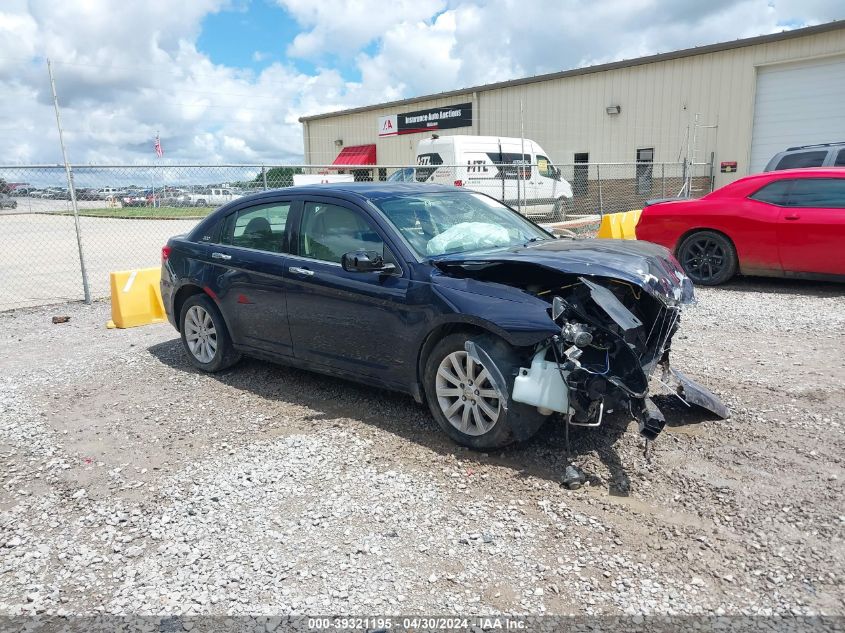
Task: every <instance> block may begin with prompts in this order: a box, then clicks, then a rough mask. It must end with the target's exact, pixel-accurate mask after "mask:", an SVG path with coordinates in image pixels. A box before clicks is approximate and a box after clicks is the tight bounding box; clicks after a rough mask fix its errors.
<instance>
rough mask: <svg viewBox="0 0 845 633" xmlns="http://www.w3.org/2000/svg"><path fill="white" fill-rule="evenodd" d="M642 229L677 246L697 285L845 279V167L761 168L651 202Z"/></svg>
mask: <svg viewBox="0 0 845 633" xmlns="http://www.w3.org/2000/svg"><path fill="white" fill-rule="evenodd" d="M636 234H637V238H638V239H641V240H648V241H650V242H655V243H657V244H662V245H663V246H665V247H666V248H668V249H670V250H671V251H673V252H674V253H675V254H676V255H677V257H678V259H679V260H680V262H681V265H682V266H683V267H684V270H685V271H686V273H687V274H688V275H689V276H690V278H691V279H692V280H693V282H695V283H697V284H703V285H708V286H714V285H717V284H721V283H724V282H726V281H728V280H729V279H731V278H732V277H733V276H734V275H735V274H736V273H741V274H743V275H765V276H774V277H800V278H813V279H834V280H837V279H839V280H845V249H843V244H845V169H843V168H813V169H790V170H784V171H773V172H768V173H762V174H755V175H753V176H747V177H745V178H741V179H739V180H737V181H735V182H733V183H731V184H729V185H726V186H725V187H722V188H721V189H717V190H716V191H714V192H713V193H710V194H708V195H706V196H704V197H703V198H699V199H698V200H681V201H672V202H661V203H657V204H647V205H646V207H645V208H644V209H643V212H642V215H641V216H640V220H639V222H638V224H637V228H636Z"/></svg>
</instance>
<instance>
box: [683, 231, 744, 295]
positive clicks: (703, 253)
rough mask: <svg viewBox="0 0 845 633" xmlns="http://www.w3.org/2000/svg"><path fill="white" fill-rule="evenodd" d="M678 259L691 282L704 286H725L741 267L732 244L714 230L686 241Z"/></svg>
mask: <svg viewBox="0 0 845 633" xmlns="http://www.w3.org/2000/svg"><path fill="white" fill-rule="evenodd" d="M678 260H679V261H680V263H681V266H683V268H684V271H686V273H687V275H689V278H690V279H692V282H693V283H694V284H698V285H701V286H718V285H719V284H723V283H725V282H726V281H728V280H729V279H730V278H731V277H733V276H734V275H735V274H736V270H737V267H738V265H739V261H738V259H737V256H736V248H735V247H734V245H733V243H732V242H731V241H730V240H729V239H728V238H727V237H726V236H724V235H722V234H721V233H716V232H715V231H697V232H695V233H693V234H691V235H688V236H687V237H686V238H684V241H683V242H681V245H680V247H678Z"/></svg>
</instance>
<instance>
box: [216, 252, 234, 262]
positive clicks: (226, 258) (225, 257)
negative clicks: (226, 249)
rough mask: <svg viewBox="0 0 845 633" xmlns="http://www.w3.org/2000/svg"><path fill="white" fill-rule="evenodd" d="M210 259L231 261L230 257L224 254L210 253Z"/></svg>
mask: <svg viewBox="0 0 845 633" xmlns="http://www.w3.org/2000/svg"><path fill="white" fill-rule="evenodd" d="M211 259H224V260H227V261H228V260H230V259H232V256H231V255H227V254H226V253H212V254H211Z"/></svg>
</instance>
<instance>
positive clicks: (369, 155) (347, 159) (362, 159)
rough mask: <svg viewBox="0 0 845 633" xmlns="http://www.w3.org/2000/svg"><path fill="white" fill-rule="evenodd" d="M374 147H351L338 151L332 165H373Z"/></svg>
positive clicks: (374, 157)
mask: <svg viewBox="0 0 845 633" xmlns="http://www.w3.org/2000/svg"><path fill="white" fill-rule="evenodd" d="M375 164H376V146H375V145H351V146H349V147H344V148H343V149H342V150H340V154H338V155H337V158H335V159H334V162H333V163H332V165H375Z"/></svg>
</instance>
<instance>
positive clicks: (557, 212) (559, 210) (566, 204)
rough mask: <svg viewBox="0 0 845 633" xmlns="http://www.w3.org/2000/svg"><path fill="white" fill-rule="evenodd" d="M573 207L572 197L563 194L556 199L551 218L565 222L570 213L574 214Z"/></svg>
mask: <svg viewBox="0 0 845 633" xmlns="http://www.w3.org/2000/svg"><path fill="white" fill-rule="evenodd" d="M573 208H574V207H573V203H572V198H566V197H563V196H561V197H560V198H558V199H557V200H555V205H554V208H553V209H552V217H551V219H552V220H554V221H555V222H563V221H564V220H565V219H566V217H567V216H568V215H571V214H572V210H573Z"/></svg>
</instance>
